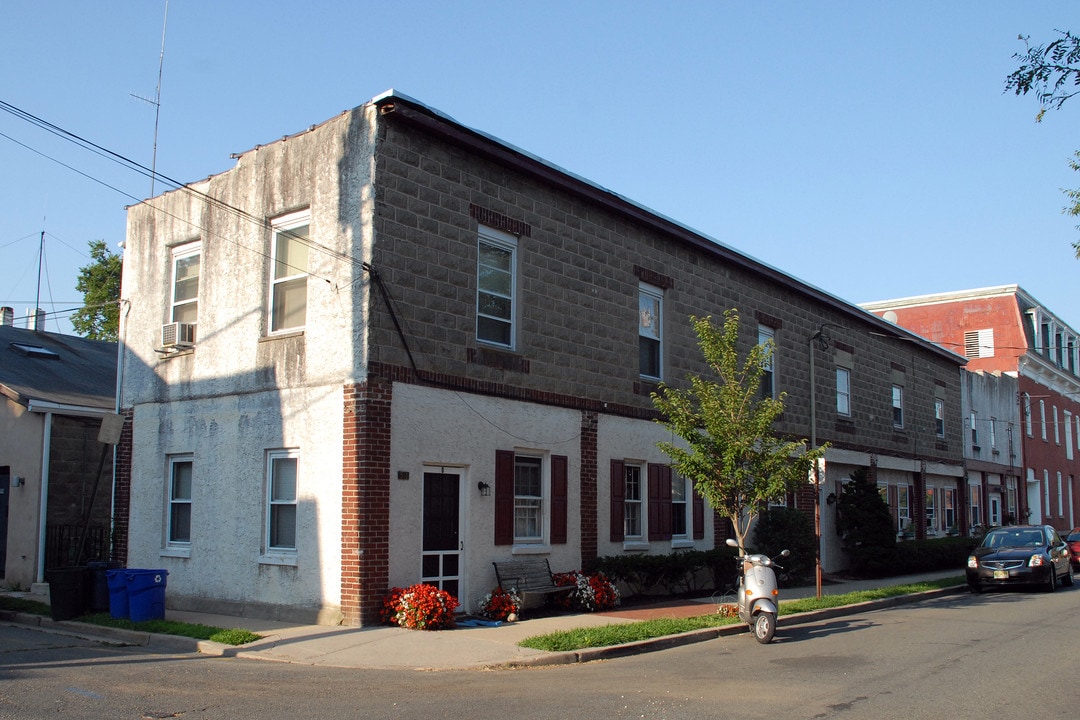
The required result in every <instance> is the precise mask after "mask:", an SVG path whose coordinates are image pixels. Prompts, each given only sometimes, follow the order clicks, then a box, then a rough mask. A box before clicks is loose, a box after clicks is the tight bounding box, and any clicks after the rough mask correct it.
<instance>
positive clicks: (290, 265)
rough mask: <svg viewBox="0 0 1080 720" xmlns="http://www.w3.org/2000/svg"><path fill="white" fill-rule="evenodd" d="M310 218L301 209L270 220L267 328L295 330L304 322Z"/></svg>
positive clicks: (305, 318)
mask: <svg viewBox="0 0 1080 720" xmlns="http://www.w3.org/2000/svg"><path fill="white" fill-rule="evenodd" d="M310 221H311V213H310V212H308V211H306V210H305V211H303V212H298V213H293V214H291V215H286V216H284V217H280V218H278V219H277V220H274V221H273V222H272V223H271V227H272V228H273V232H274V240H273V245H272V247H271V252H272V258H271V263H270V266H271V268H272V273H271V278H270V332H279V331H281V330H299V329H301V328H303V327H304V325H305V323H306V322H307V278H308V251H309V247H308V230H309V223H310Z"/></svg>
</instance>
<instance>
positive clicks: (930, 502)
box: [926, 488, 937, 530]
mask: <svg viewBox="0 0 1080 720" xmlns="http://www.w3.org/2000/svg"><path fill="white" fill-rule="evenodd" d="M936 494H937V493H936V492H935V491H934V489H933V488H930V489H928V490H927V491H926V529H927V530H934V529H935V528H937V525H935V524H934V517H935V516H934V496H935V495H936Z"/></svg>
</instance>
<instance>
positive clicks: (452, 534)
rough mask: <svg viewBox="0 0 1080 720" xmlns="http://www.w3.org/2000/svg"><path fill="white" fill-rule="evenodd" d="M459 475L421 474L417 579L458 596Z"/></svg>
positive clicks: (459, 545) (459, 560)
mask: <svg viewBox="0 0 1080 720" xmlns="http://www.w3.org/2000/svg"><path fill="white" fill-rule="evenodd" d="M460 492H461V476H460V475H459V474H458V473H453V472H450V473H448V472H428V473H424V518H423V535H424V537H423V553H422V558H421V565H422V570H421V574H422V576H423V577H421V581H422V582H424V583H426V584H428V585H434V586H436V587H438V588H439V589H441V590H445V591H446V592H448V593H450V594H451V595H453V596H454V597H456V598H459V599H460V597H461V596H460V583H461V555H462V550H463V547H462V543H461V537H460V528H461V518H460V509H461V499H460Z"/></svg>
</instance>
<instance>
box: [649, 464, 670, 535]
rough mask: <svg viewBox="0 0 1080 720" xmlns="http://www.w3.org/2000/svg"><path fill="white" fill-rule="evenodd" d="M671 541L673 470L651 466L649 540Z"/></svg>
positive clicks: (662, 466) (660, 466)
mask: <svg viewBox="0 0 1080 720" xmlns="http://www.w3.org/2000/svg"><path fill="white" fill-rule="evenodd" d="M670 539H671V468H670V467H668V466H667V465H651V464H650V465H649V540H670Z"/></svg>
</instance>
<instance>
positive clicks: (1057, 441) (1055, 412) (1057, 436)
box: [1052, 405, 1061, 445]
mask: <svg viewBox="0 0 1080 720" xmlns="http://www.w3.org/2000/svg"><path fill="white" fill-rule="evenodd" d="M1052 410H1053V415H1054V444H1055V445H1060V444H1061V424H1060V423H1059V422H1058V406H1057V405H1054V406H1052Z"/></svg>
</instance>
